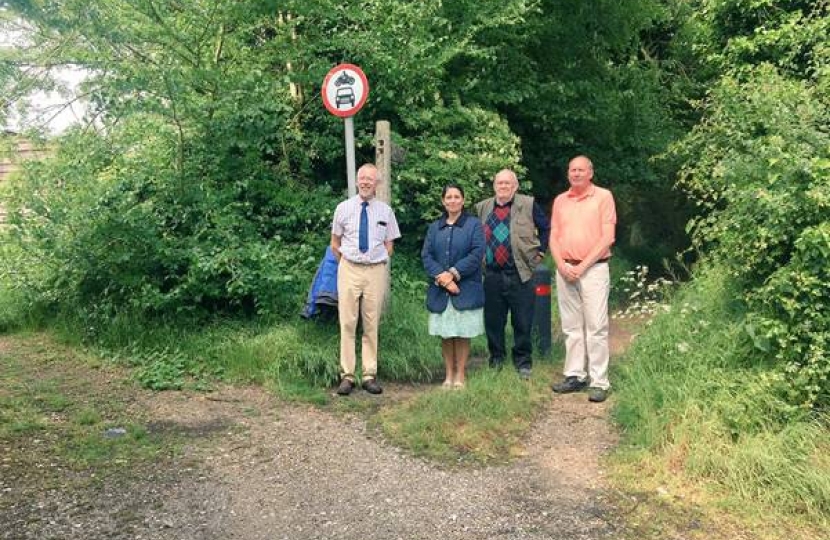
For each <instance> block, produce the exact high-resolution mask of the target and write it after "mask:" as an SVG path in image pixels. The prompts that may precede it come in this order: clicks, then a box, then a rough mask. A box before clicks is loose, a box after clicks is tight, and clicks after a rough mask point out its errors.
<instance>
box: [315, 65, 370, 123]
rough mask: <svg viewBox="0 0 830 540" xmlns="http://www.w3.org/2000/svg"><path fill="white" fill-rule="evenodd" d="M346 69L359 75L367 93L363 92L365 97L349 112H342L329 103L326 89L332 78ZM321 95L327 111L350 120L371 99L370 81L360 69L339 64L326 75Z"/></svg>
mask: <svg viewBox="0 0 830 540" xmlns="http://www.w3.org/2000/svg"><path fill="white" fill-rule="evenodd" d="M344 69H349V70H352V71H354V72H355V73H357V76H358V77H360V80H361V81H362V82H363V88H365V89H366V91H365V92H363V96H362V97H361V98H360V101H358V102H357V104H356V105H355V106H354V107H353V108H352V109H350V110H348V111H341V110H339V109H338V108H337V107H335V106H333V105H332V104H331V103H329V100H328V96H326V88H327V87H328V85H329V79H331V78H332V77H334V75H335V74H337V73H338V72H340V71H342V70H344ZM320 94H321V95H322V96H323V105H325V106H326V109H327V110H328V111H329V112H330V113H331V114H333V115H334V116H339V117H340V118H348V117H349V116H354V115H356V114H357V113H358V112H359V111H360V109H362V108H363V105H364V104H365V103H366V99H367V98H368V97H369V80H368V79H367V78H366V74H365V73H363V70H362V69H360V67H358V66H356V65H354V64H338V65H336V66H334V67H333V68H331V70H329V72H328V73H327V74H326V78H325V79H323V86H322V87H321V88H320Z"/></svg>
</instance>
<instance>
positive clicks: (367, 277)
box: [337, 258, 388, 381]
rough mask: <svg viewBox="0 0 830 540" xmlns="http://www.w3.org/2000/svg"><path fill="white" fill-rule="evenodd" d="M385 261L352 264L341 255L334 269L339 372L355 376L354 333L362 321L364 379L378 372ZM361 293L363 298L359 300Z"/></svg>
mask: <svg viewBox="0 0 830 540" xmlns="http://www.w3.org/2000/svg"><path fill="white" fill-rule="evenodd" d="M387 275H388V272H387V271H386V264H383V263H381V264H355V263H352V262H349V261H347V260H346V259H345V258H341V259H340V265H339V266H338V269H337V312H338V314H339V316H340V376H341V378H343V379H351V380H352V381H354V380H355V376H354V372H355V364H356V362H357V359H356V355H355V333H356V332H357V320H358V319H357V318H358V315H359V316H360V317H361V319H362V321H363V338H362V340H361V348H360V355H361V364H362V370H363V380H364V381H365V380H366V379H373V378H375V377H376V376H377V372H378V326H379V322H380V313H381V307H382V306H383V296H384V294H386V289H387V287H386V281H387V279H388V278H387ZM361 297H362V299H363V300H362V301H361Z"/></svg>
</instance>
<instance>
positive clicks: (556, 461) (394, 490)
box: [143, 394, 614, 540]
mask: <svg viewBox="0 0 830 540" xmlns="http://www.w3.org/2000/svg"><path fill="white" fill-rule="evenodd" d="M179 398H181V396H179ZM260 398H261V396H260ZM218 399H219V401H213V402H212V403H211V405H212V408H213V409H214V411H215V413H216V414H217V415H218V416H217V418H221V417H222V416H228V417H236V418H238V417H239V413H240V410H239V409H240V407H241V408H245V407H250V403H251V400H250V397H249V398H247V399H238V398H237V397H230V398H221V397H219V398H218ZM177 401H179V402H178V403H171V404H170V407H169V410H167V411H165V412H166V413H167V414H174V415H177V416H178V421H181V422H184V423H187V422H188V418H187V414H188V410H189V408H188V407H187V406H186V404H185V403H186V401H187V400H181V399H178V400H177ZM260 401H262V400H261V399H260ZM258 406H264V407H266V408H267V407H269V405H268V404H264V403H260V404H259V405H258ZM607 407H608V406H607V404H603V405H601V406H598V407H597V406H593V405H590V404H588V403H587V402H586V400H585V395H584V394H577V395H570V396H559V397H557V399H555V400H553V401H552V402H551V404H550V406H549V409H550V410H549V411H548V413H547V414H544V415H542V416H541V419H540V421H539V422H537V425H536V426H535V428H534V429H533V432H532V435H531V437H530V439H529V441H528V443H527V446H526V455H525V456H523V457H522V458H520V459H519V460H517V461H516V462H515V463H513V464H510V465H506V466H496V467H488V468H484V469H477V470H471V469H467V470H450V469H446V468H442V467H439V466H436V465H434V464H432V463H430V462H427V461H424V460H421V459H417V458H413V457H411V456H408V455H407V454H405V453H404V452H402V451H400V450H399V449H397V448H394V447H391V446H388V445H385V444H383V442H382V441H379V440H377V439H376V438H375V437H374V436H373V435H372V434H371V433H369V432H367V430H366V427H365V424H364V423H363V422H362V421H360V420H358V419H353V418H352V419H350V418H343V417H335V416H333V415H331V414H329V413H326V412H323V411H320V410H318V409H315V408H311V407H305V406H293V405H292V406H285V405H281V406H280V407H279V408H278V409H271V412H266V413H265V414H263V415H261V416H259V417H256V418H250V419H245V420H243V421H242V423H243V424H244V425H245V429H244V430H238V429H237V430H234V431H233V432H231V433H230V434H229V435H228V436H227V437H225V438H224V439H223V440H222V444H221V445H220V446H219V447H218V448H211V449H210V451H209V453H205V450H204V449H199V450H195V452H196V455H192V456H191V458H193V459H195V461H198V462H202V463H204V466H205V467H206V469H205V470H206V471H208V472H207V475H208V478H209V480H208V479H205V480H203V481H201V482H195V483H194V482H183V483H180V484H178V485H176V486H174V487H173V489H172V492H171V493H170V494H169V496H168V497H166V498H165V500H164V505H163V507H162V508H160V509H159V511H158V512H157V513H156V515H155V520H156V522H157V523H161V524H162V526H163V529H162V530H160V531H156V532H155V533H153V534H149V535H148V536H146V537H145V536H143V537H145V538H178V539H194V540H195V539H207V538H216V539H231V538H234V539H236V538H239V539H245V540H266V539H268V540H272V539H285V540H305V539H308V540H311V539H329V538H341V539H355V540H358V539H360V540H367V539H369V540H371V539H377V540H381V539H384V540H386V539H406V540H411V539H437V538H441V539H444V540H451V539H459V540H460V539H491V538H492V539H505V540H507V539H556V538H562V539H601V538H612V537H614V525H613V523H612V522H611V521H610V518H609V516H610V512H609V510H608V509H607V508H606V501H605V500H604V499H603V497H602V489H601V488H602V485H603V472H602V470H601V468H600V466H599V457H600V456H601V454H602V453H603V452H605V451H606V450H607V449H609V448H610V447H611V446H613V444H614V435H613V433H612V431H611V430H610V428H609V426H608V422H607V419H606V413H607ZM223 409H224V411H223ZM199 417H200V420H199V421H201V422H204V421H205V417H204V416H203V411H201V410H200V411H199ZM214 421H215V420H214Z"/></svg>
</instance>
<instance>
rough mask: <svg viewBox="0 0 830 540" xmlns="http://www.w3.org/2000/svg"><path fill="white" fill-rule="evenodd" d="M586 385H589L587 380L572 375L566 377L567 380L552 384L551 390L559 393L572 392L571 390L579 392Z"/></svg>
mask: <svg viewBox="0 0 830 540" xmlns="http://www.w3.org/2000/svg"><path fill="white" fill-rule="evenodd" d="M586 386H588V383H587V382H586V381H580V380H579V379H578V378H576V377H574V376H573V375H571V376H570V377H565V380H563V381H562V382H558V383H556V384H554V385H553V386H551V390H553V391H554V392H556V393H557V394H570V393H571V392H579V391H580V390H582V389H583V388H585V387H586Z"/></svg>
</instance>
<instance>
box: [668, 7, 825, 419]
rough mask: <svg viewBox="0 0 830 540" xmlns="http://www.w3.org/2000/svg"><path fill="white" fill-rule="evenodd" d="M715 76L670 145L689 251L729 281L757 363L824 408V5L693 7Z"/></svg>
mask: <svg viewBox="0 0 830 540" xmlns="http://www.w3.org/2000/svg"><path fill="white" fill-rule="evenodd" d="M702 4H703V5H704V7H705V8H706V9H704V10H703V11H702V12H701V15H700V18H701V23H702V24H703V25H704V27H705V28H707V29H708V32H706V33H704V34H703V36H701V37H700V39H701V43H700V48H701V49H702V50H704V51H706V53H707V54H706V55H705V59H706V60H707V61H708V62H710V63H711V64H712V65H713V66H714V68H715V69H717V70H719V71H721V73H722V75H721V76H720V78H718V79H717V80H716V81H714V83H713V85H712V88H711V90H710V91H709V92H708V95H707V97H706V100H705V101H704V103H703V110H704V112H705V114H704V118H703V121H702V122H701V123H700V124H699V125H697V126H696V127H695V129H694V130H693V131H692V132H691V133H690V134H689V135H688V136H687V137H686V138H685V139H684V140H683V141H682V142H680V143H679V144H678V145H677V146H676V148H675V152H676V154H677V155H678V156H680V158H681V160H682V163H683V169H682V175H681V182H680V185H681V187H682V188H683V189H684V190H685V191H686V192H687V193H689V194H690V196H691V197H692V198H693V199H694V200H695V201H697V204H698V207H699V208H700V210H701V212H700V214H699V216H698V217H696V218H695V219H694V220H693V221H692V222H691V223H690V229H691V231H692V232H693V237H694V241H695V244H696V246H697V247H698V248H699V249H701V250H703V251H706V252H708V253H710V256H711V257H713V258H716V259H717V260H719V261H722V263H723V264H724V266H725V267H726V268H728V269H729V270H730V272H731V273H732V274H733V275H734V276H735V277H737V278H738V281H737V283H738V285H737V287H738V290H737V291H736V294H738V295H739V296H740V297H741V298H742V299H743V300H744V301H745V302H746V303H747V305H748V308H749V313H748V315H747V322H746V328H747V331H748V333H749V335H750V336H751V337H752V339H753V341H754V343H755V346H756V350H755V353H754V356H755V357H756V358H755V360H754V361H755V362H757V363H763V362H765V361H766V360H770V359H774V360H775V361H776V362H777V363H778V364H779V371H778V372H777V373H776V374H775V375H774V376H773V377H772V379H773V380H774V383H775V385H776V386H778V387H780V389H781V390H782V391H783V392H785V393H786V395H787V397H788V399H789V400H790V401H791V402H793V403H798V404H801V405H803V406H805V407H813V406H827V405H830V392H828V388H830V385H828V382H830V381H829V380H828V377H829V376H830V345H828V340H830V317H828V313H830V310H828V306H830V286H828V270H827V268H828V267H830V259H828V254H829V253H830V237H828V234H827V231H828V227H830V199H828V195H827V194H828V190H830V133H828V126H829V125H830V113H829V112H828V111H830V76H828V75H830V73H829V72H828V70H827V65H828V61H830V49H828V47H827V45H826V36H827V34H828V30H830V11H828V4H827V2H818V3H815V2H788V3H786V5H783V6H782V5H780V4H781V3H780V2H751V3H746V2H724V1H712V2H702Z"/></svg>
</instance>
